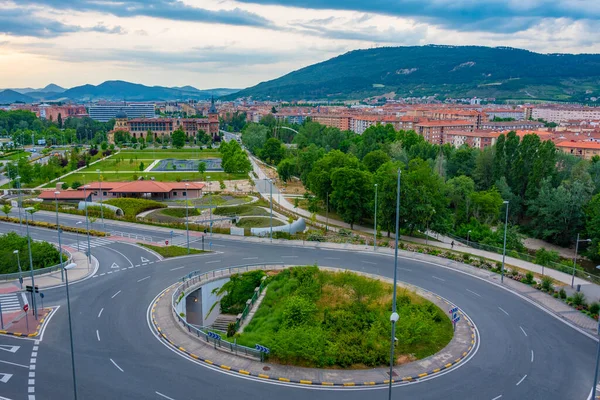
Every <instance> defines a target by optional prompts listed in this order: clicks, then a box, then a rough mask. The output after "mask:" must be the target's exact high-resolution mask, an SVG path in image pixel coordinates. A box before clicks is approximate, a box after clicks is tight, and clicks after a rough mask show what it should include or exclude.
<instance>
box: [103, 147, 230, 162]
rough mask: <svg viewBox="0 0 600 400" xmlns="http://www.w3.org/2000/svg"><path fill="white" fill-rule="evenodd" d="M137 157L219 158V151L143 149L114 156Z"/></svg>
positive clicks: (157, 158)
mask: <svg viewBox="0 0 600 400" xmlns="http://www.w3.org/2000/svg"><path fill="white" fill-rule="evenodd" d="M136 156H137V157H139V158H150V159H154V160H164V159H166V158H175V159H179V160H202V159H205V158H221V153H219V151H218V150H210V151H206V150H203V151H198V150H191V149H181V150H177V149H167V150H163V149H156V150H152V149H144V150H135V151H131V150H123V151H121V152H120V153H119V154H118V155H116V156H114V157H119V158H123V159H127V160H129V159H130V158H132V157H133V159H135V157H136Z"/></svg>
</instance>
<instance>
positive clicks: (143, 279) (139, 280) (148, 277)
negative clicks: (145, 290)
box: [138, 276, 150, 283]
mask: <svg viewBox="0 0 600 400" xmlns="http://www.w3.org/2000/svg"><path fill="white" fill-rule="evenodd" d="M146 279H150V276H147V277H145V278H142V279H138V283H139V282H141V281H145V280H146Z"/></svg>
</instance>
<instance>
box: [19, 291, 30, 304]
mask: <svg viewBox="0 0 600 400" xmlns="http://www.w3.org/2000/svg"><path fill="white" fill-rule="evenodd" d="M21 297H23V304H29V302H28V301H27V296H26V295H25V293H23V292H21Z"/></svg>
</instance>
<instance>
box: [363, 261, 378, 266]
mask: <svg viewBox="0 0 600 400" xmlns="http://www.w3.org/2000/svg"><path fill="white" fill-rule="evenodd" d="M361 263H363V264H370V265H377V263H374V262H371V261H361Z"/></svg>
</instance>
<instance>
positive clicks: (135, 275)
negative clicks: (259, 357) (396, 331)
mask: <svg viewBox="0 0 600 400" xmlns="http://www.w3.org/2000/svg"><path fill="white" fill-rule="evenodd" d="M37 216H38V215H37V214H36V217H37ZM69 218H70V217H69ZM36 219H38V218H36ZM64 219H65V218H63V217H62V216H61V223H62V222H65V221H64ZM74 219H77V218H76V217H75V218H74ZM15 227H16V225H14V224H5V223H0V232H4V231H7V230H15ZM30 229H31V232H32V234H33V237H34V238H36V239H41V240H49V241H56V232H53V231H48V230H44V229H38V228H30ZM119 230H120V231H125V230H126V229H124V227H122V226H119ZM148 230H150V231H151V228H145V227H142V228H140V229H139V230H138V229H137V228H134V229H132V230H131V231H132V232H133V231H136V232H137V231H148ZM63 237H64V238H65V240H64V241H63V243H73V242H74V238H75V235H72V234H65V235H64V236H63ZM213 243H214V245H215V247H214V249H215V250H216V251H217V253H213V254H204V255H199V256H192V257H186V258H181V259H175V260H165V261H161V262H156V257H155V256H154V255H153V254H151V253H150V252H147V251H145V250H143V249H141V248H139V247H137V246H133V245H129V244H124V243H108V244H104V245H101V246H97V247H93V248H92V254H93V255H94V256H95V257H96V258H97V259H98V260H99V262H100V266H99V270H98V272H97V274H96V275H95V277H93V278H90V279H87V280H85V281H83V282H79V283H75V284H73V285H72V286H70V289H71V305H72V312H73V334H74V345H75V360H76V367H77V387H78V393H79V398H80V399H158V400H160V399H173V400H184V399H198V398H201V399H207V398H210V399H232V398H243V399H282V398H286V399H287V400H295V399H306V398H307V397H309V396H310V397H311V398H314V399H315V400H317V399H319V400H321V399H323V400H328V399H341V398H343V399H349V400H353V399H364V398H375V397H378V396H381V397H382V398H383V397H384V396H387V394H386V393H385V392H384V390H381V389H375V390H373V391H364V390H363V391H358V390H356V391H348V390H344V391H343V392H341V391H339V390H338V391H336V390H316V389H315V388H296V387H286V386H280V385H275V384H267V383H264V382H256V381H253V380H247V379H243V378H240V377H238V376H232V375H229V374H227V373H224V372H222V371H216V370H213V369H210V368H207V367H203V366H200V365H197V364H194V363H192V362H191V361H189V360H187V359H184V358H183V357H181V356H180V355H179V354H176V353H175V352H173V351H172V350H170V349H168V348H166V347H165V346H164V345H163V344H161V342H159V341H158V340H157V339H156V338H155V337H154V335H153V334H152V332H151V331H150V329H149V327H148V323H147V308H148V306H149V304H150V303H151V302H152V300H153V299H154V297H155V296H156V295H157V294H158V293H160V292H161V291H162V290H163V289H164V288H165V287H166V286H168V285H170V284H171V283H173V282H175V281H177V280H178V279H179V278H180V277H181V276H183V275H185V274H187V273H189V272H191V271H194V270H202V271H208V270H213V269H218V268H224V267H227V266H231V265H240V264H253V263H262V262H268V263H273V262H275V263H286V264H298V265H303V264H312V263H318V264H319V265H328V266H333V267H336V266H337V267H344V268H348V269H354V270H361V271H365V272H371V273H377V274H380V275H383V276H388V277H391V276H393V258H392V257H389V256H385V255H380V254H371V253H360V252H348V251H332V250H323V249H308V248H296V247H287V246H279V245H278V246H272V245H269V244H267V243H265V244H256V243H244V242H233V241H228V240H221V239H219V240H213ZM193 245H194V246H196V247H197V246H199V245H200V244H199V243H194V244H193ZM142 257H143V258H144V259H147V260H148V261H147V262H143V260H142ZM151 262H152V263H151ZM113 264H117V265H118V267H119V268H112V267H113ZM144 264H145V265H144ZM138 265H139V266H138ZM130 267H131V268H130ZM399 268H400V269H399V270H398V277H399V279H400V280H402V281H405V282H408V283H411V284H414V285H418V286H421V287H423V288H425V289H428V290H430V291H433V292H435V293H438V294H439V295H441V296H444V297H446V298H447V299H448V300H450V301H452V302H453V303H455V304H457V305H458V306H460V307H461V308H462V309H463V310H464V311H465V312H466V313H467V314H468V315H469V316H470V317H471V318H472V319H473V321H474V323H475V324H476V326H477V328H478V330H479V333H480V338H481V345H480V347H479V350H478V352H477V353H476V354H475V355H474V357H473V358H472V359H471V360H470V361H468V362H467V363H465V364H463V365H462V366H460V367H459V368H457V369H455V370H453V371H451V372H450V373H448V374H445V375H440V376H439V377H436V378H434V379H431V380H429V381H426V382H422V383H417V384H411V385H405V386H402V387H398V388H395V389H394V396H393V397H394V398H396V399H440V398H444V399H489V400H492V399H496V400H498V399H502V400H506V399H574V400H579V399H581V400H583V399H587V396H588V395H589V392H590V389H591V385H592V374H593V368H594V362H595V351H596V343H595V342H594V341H593V340H592V339H590V338H588V337H587V336H584V335H583V334H581V333H579V332H577V331H575V330H574V329H572V328H571V327H569V326H567V325H566V324H564V323H563V322H561V321H559V320H557V319H556V318H554V317H553V316H551V315H549V314H547V313H546V312H544V311H542V310H540V309H539V308H537V307H536V306H534V305H532V304H530V303H528V302H526V301H524V300H522V299H521V298H519V297H517V296H515V295H513V294H511V293H509V292H507V291H505V290H503V289H501V288H498V287H496V286H494V285H491V284H489V283H487V282H484V281H482V280H480V279H477V278H474V277H472V276H469V275H465V274H462V273H459V272H457V271H454V270H450V269H446V268H442V267H439V266H435V265H431V264H427V263H423V262H417V261H413V260H409V259H400V262H399ZM109 272H110V273H109ZM45 293H46V298H45V302H46V304H48V305H50V304H52V305H57V306H60V308H59V309H58V311H57V312H56V313H55V315H54V316H53V317H52V318H51V320H50V322H49V325H48V327H47V329H46V330H45V332H44V335H43V338H42V340H41V341H40V343H39V349H38V351H37V352H36V360H35V366H36V367H35V368H36V369H35V372H36V374H35V382H34V384H35V389H34V394H35V396H36V397H37V398H38V399H57V400H63V399H70V398H73V397H72V396H73V393H72V390H73V383H72V375H71V364H70V348H69V331H68V320H67V312H66V302H65V289H64V287H62V288H57V289H52V290H47V291H46V292H45ZM13 343H17V345H19V346H21V348H20V349H19V350H18V351H16V353H10V352H8V351H2V350H1V347H0V396H3V397H5V398H8V399H11V400H17V399H27V400H33V399H30V398H29V397H28V396H29V394H28V393H27V391H28V387H29V386H28V384H29V383H30V382H28V379H29V378H28V376H27V374H28V373H30V372H31V370H28V369H26V368H23V366H29V365H30V361H31V354H32V348H33V346H34V345H35V342H33V341H31V340H26V339H21V340H18V339H14V338H10V337H0V346H2V345H12V344H13ZM7 362H11V363H13V364H20V365H21V367H19V366H16V365H12V364H7ZM2 373H10V374H13V376H12V377H11V378H10V379H9V380H8V382H7V383H2V382H1V379H2V375H1V374H2ZM499 396H501V397H499Z"/></svg>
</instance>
